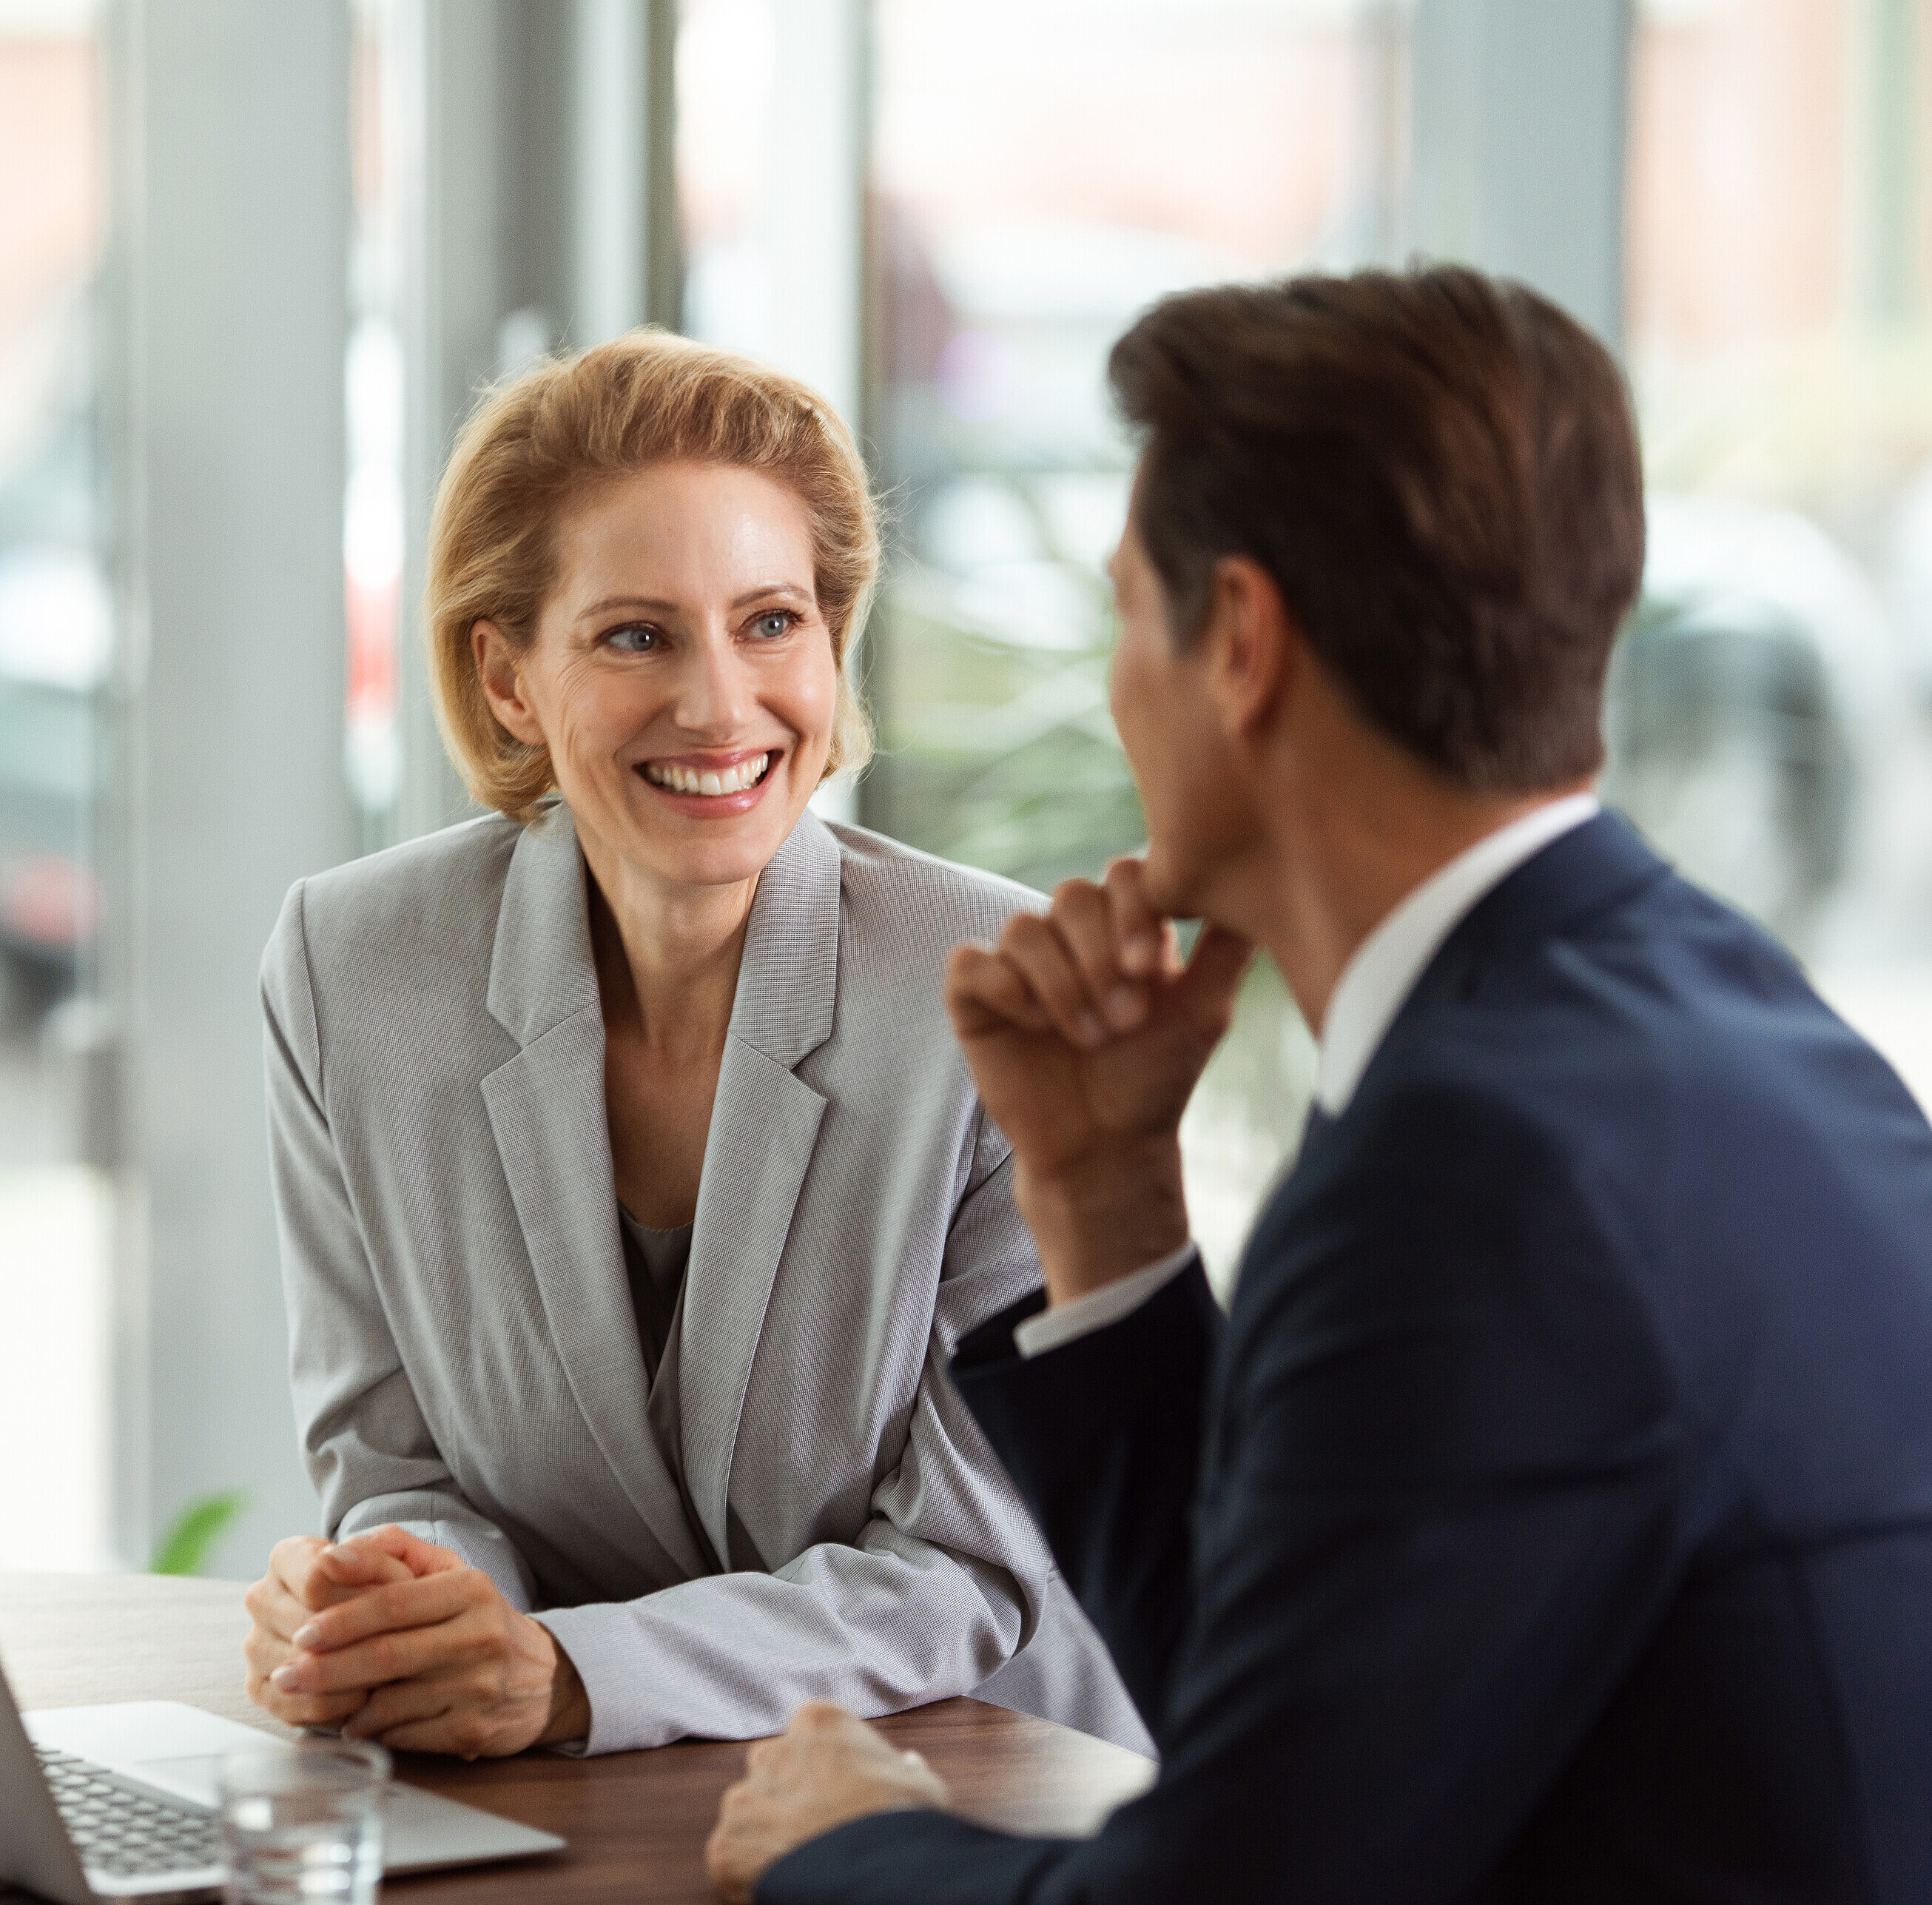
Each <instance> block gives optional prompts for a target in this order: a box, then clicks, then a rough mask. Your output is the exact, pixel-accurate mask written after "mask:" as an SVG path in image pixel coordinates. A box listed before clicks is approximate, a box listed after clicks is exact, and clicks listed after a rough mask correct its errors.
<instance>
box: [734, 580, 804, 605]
mask: <svg viewBox="0 0 1932 1905" xmlns="http://www.w3.org/2000/svg"><path fill="white" fill-rule="evenodd" d="M773 595H788V596H796V598H797V599H798V600H799V601H800V602H809V601H810V600H811V590H809V589H802V588H800V587H799V586H798V584H796V582H761V583H760V584H759V585H758V586H757V587H756V588H755V589H747V590H745V593H743V594H742V595H741V596H739V598H738V599H737V600H736V602H733V603H732V605H731V606H732V607H733V608H744V607H745V605H747V604H748V603H749V602H757V601H758V600H759V599H761V598H762V597H763V596H773Z"/></svg>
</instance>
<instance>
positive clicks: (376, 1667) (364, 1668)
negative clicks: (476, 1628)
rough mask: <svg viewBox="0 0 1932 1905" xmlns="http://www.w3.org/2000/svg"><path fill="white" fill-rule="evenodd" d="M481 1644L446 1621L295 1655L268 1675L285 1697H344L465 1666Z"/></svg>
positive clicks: (467, 1630) (458, 1622) (469, 1632)
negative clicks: (324, 1651)
mask: <svg viewBox="0 0 1932 1905" xmlns="http://www.w3.org/2000/svg"><path fill="white" fill-rule="evenodd" d="M478 1645H479V1643H478V1639H477V1637H476V1636H475V1633H474V1632H473V1631H472V1630H471V1628H470V1627H469V1625H468V1624H466V1623H465V1622H463V1621H461V1620H460V1619H458V1620H446V1621H438V1622H437V1623H436V1624H434V1626H432V1627H410V1628H407V1629H405V1630H403V1631H402V1632H401V1633H380V1634H376V1635H374V1636H371V1638H370V1639H367V1640H359V1641H356V1642H354V1643H353V1645H350V1646H347V1647H341V1648H337V1649H336V1650H335V1652H333V1653H332V1654H295V1655H293V1657H291V1658H290V1659H289V1660H285V1661H284V1663H282V1664H281V1666H279V1667H278V1668H277V1669H275V1672H273V1673H272V1674H271V1675H269V1681H270V1684H272V1685H273V1686H275V1687H278V1688H280V1689H281V1691H282V1692H284V1693H347V1691H348V1690H350V1688H352V1687H362V1688H364V1689H365V1690H366V1689H368V1688H371V1687H381V1686H385V1685H386V1684H388V1683H389V1681H392V1680H411V1679H413V1678H416V1676H417V1675H425V1674H434V1673H437V1672H446V1671H449V1670H450V1669H453V1668H455V1667H458V1666H466V1665H467V1664H468V1663H469V1661H470V1660H472V1658H473V1657H475V1654H476V1652H477V1651H478Z"/></svg>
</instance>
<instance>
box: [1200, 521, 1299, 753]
mask: <svg viewBox="0 0 1932 1905" xmlns="http://www.w3.org/2000/svg"><path fill="white" fill-rule="evenodd" d="M1200 642H1201V644H1202V647H1203V648H1204V649H1205V651H1206V653H1205V657H1204V659H1205V660H1206V661H1207V663H1208V671H1209V679H1210V682H1211V689H1212V693H1213V694H1214V701H1215V705H1216V707H1217V709H1218V710H1219V711H1220V717H1221V725H1222V729H1223V732H1224V733H1226V735H1227V737H1228V738H1229V740H1230V741H1235V740H1238V739H1243V738H1253V736H1255V735H1257V734H1259V732H1261V731H1262V729H1265V728H1267V727H1268V726H1271V723H1273V720H1274V716H1275V714H1276V711H1277V709H1278V708H1280V705H1281V702H1282V700H1283V697H1284V696H1286V695H1287V694H1288V693H1290V692H1291V690H1292V687H1293V685H1294V681H1295V673H1296V663H1298V661H1299V660H1300V659H1301V631H1300V630H1299V629H1298V627H1297V626H1296V625H1295V618H1294V617H1293V616H1292V615H1291V614H1289V611H1288V606H1287V604H1286V603H1285V602H1283V600H1282V599H1281V590H1280V588H1279V587H1277V586H1276V583H1275V579H1274V577H1273V576H1272V575H1270V574H1269V573H1268V571H1267V570H1266V569H1264V568H1263V567H1262V566H1261V564H1260V563H1258V562H1256V560H1254V559H1253V557H1250V556H1223V557H1222V558H1221V560H1220V561H1219V562H1217V563H1216V564H1215V565H1214V587H1213V592H1212V594H1211V596H1210V599H1209V602H1208V620H1207V624H1206V626H1205V627H1204V628H1203V629H1202V631H1201V636H1200Z"/></svg>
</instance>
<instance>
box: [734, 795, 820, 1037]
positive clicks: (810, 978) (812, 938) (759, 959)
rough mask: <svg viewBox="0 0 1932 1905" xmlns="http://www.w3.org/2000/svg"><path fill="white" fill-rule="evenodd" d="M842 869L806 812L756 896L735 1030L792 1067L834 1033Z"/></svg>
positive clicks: (761, 877) (741, 967) (747, 928)
mask: <svg viewBox="0 0 1932 1905" xmlns="http://www.w3.org/2000/svg"><path fill="white" fill-rule="evenodd" d="M839 873H840V861H839V856H838V841H837V840H835V839H834V838H833V837H832V834H831V833H830V832H829V831H828V830H827V829H826V827H825V826H824V825H823V823H822V822H820V820H819V819H818V817H817V815H815V814H814V813H810V812H809V811H808V812H806V813H802V814H801V815H799V821H798V825H796V827H794V828H793V829H792V830H791V832H790V835H789V836H788V837H787V839H786V840H785V842H784V845H783V846H781V847H780V848H779V849H778V852H776V853H775V854H774V855H772V858H771V861H770V864H769V865H767V866H766V868H765V870H764V871H763V873H760V875H759V876H758V890H757V893H756V894H754V896H753V897H752V900H751V919H750V921H748V923H747V924H746V926H745V955H744V958H743V960H742V963H740V964H739V968H738V993H737V996H736V999H733V1002H732V1005H731V1028H730V1029H731V1034H732V1036H733V1038H739V1039H742V1041H744V1042H745V1044H747V1045H750V1046H751V1047H754V1048H755V1049H756V1050H758V1051H760V1052H762V1053H764V1055H765V1056H766V1058H768V1059H771V1060H772V1062H774V1063H775V1064H778V1065H783V1066H784V1068H785V1069H786V1070H787V1071H790V1069H791V1068H792V1067H793V1065H796V1064H797V1063H798V1062H799V1059H802V1058H803V1057H804V1056H805V1054H806V1053H808V1052H812V1051H815V1050H817V1048H818V1047H820V1045H822V1044H824V1043H825V1041H826V1039H828V1038H830V1037H831V1036H832V1007H833V1004H834V1002H835V999H836V998H837V996H838V891H839Z"/></svg>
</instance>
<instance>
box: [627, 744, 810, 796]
mask: <svg viewBox="0 0 1932 1905" xmlns="http://www.w3.org/2000/svg"><path fill="white" fill-rule="evenodd" d="M775 759H777V756H776V754H775V753H772V752H770V751H767V752H766V753H763V754H748V755H746V756H745V758H744V759H742V761H733V762H731V763H730V765H728V766H726V767H718V768H709V767H703V768H700V767H691V766H687V765H685V763H684V762H681V761H646V762H645V763H644V768H643V772H644V778H645V779H646V780H648V781H649V783H651V785H652V786H654V787H661V788H664V789H665V790H666V791H667V792H670V793H673V794H696V795H700V796H708V797H709V798H713V799H715V798H718V797H719V796H721V795H726V794H742V793H743V792H745V790H746V789H748V788H752V787H755V786H757V784H758V783H759V782H760V781H761V780H763V779H764V777H765V776H766V774H769V772H770V771H771V768H772V762H774V761H775Z"/></svg>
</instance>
